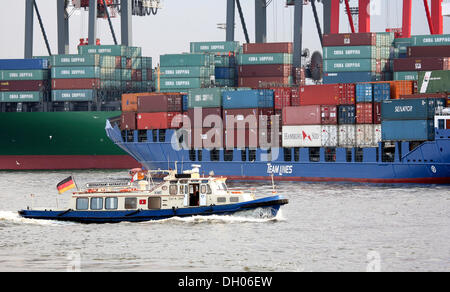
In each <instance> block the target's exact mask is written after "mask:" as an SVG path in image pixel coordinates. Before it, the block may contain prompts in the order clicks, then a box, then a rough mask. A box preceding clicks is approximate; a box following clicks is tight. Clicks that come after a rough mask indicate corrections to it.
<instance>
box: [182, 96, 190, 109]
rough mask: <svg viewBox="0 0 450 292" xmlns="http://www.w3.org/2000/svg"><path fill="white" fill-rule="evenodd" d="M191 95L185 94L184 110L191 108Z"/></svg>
mask: <svg viewBox="0 0 450 292" xmlns="http://www.w3.org/2000/svg"><path fill="white" fill-rule="evenodd" d="M188 106H189V95H183V111H184V112H187V111H188V109H189V107H188Z"/></svg>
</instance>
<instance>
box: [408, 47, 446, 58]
mask: <svg viewBox="0 0 450 292" xmlns="http://www.w3.org/2000/svg"><path fill="white" fill-rule="evenodd" d="M408 57H450V46H429V47H408Z"/></svg>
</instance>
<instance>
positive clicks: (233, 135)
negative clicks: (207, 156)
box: [224, 129, 259, 149]
mask: <svg viewBox="0 0 450 292" xmlns="http://www.w3.org/2000/svg"><path fill="white" fill-rule="evenodd" d="M224 142H225V145H224V146H225V147H226V148H228V149H230V148H257V147H259V131H258V130H257V129H232V130H228V129H227V130H225V131H224Z"/></svg>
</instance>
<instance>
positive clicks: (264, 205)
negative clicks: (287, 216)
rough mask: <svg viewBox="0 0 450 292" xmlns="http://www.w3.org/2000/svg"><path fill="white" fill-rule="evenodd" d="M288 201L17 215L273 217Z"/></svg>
mask: <svg viewBox="0 0 450 292" xmlns="http://www.w3.org/2000/svg"><path fill="white" fill-rule="evenodd" d="M287 203H288V200H286V199H284V198H283V197H282V196H273V197H268V198H263V199H258V200H254V201H250V202H244V203H238V204H228V205H218V206H214V205H213V206H207V207H191V208H180V209H164V210H127V211H73V210H66V211H47V210H46V211H37V210H36V211H35V210H21V211H19V215H20V216H22V217H24V218H27V219H41V220H56V221H70V222H79V223H119V222H145V221H154V220H162V219H169V218H173V217H192V216H210V215H234V214H236V213H240V212H245V211H250V210H256V209H260V210H261V214H262V215H263V216H264V217H276V215H277V213H278V211H279V210H280V207H281V206H282V205H285V204H287Z"/></svg>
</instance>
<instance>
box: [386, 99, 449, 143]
mask: <svg viewBox="0 0 450 292" xmlns="http://www.w3.org/2000/svg"><path fill="white" fill-rule="evenodd" d="M446 102H447V101H446V99H445V98H428V99H425V98H422V99H421V98H415V99H397V100H385V101H383V103H382V105H381V118H382V125H381V127H382V139H383V141H386V142H387V141H427V140H434V135H435V126H434V116H435V111H436V108H438V107H445V106H446Z"/></svg>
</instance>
